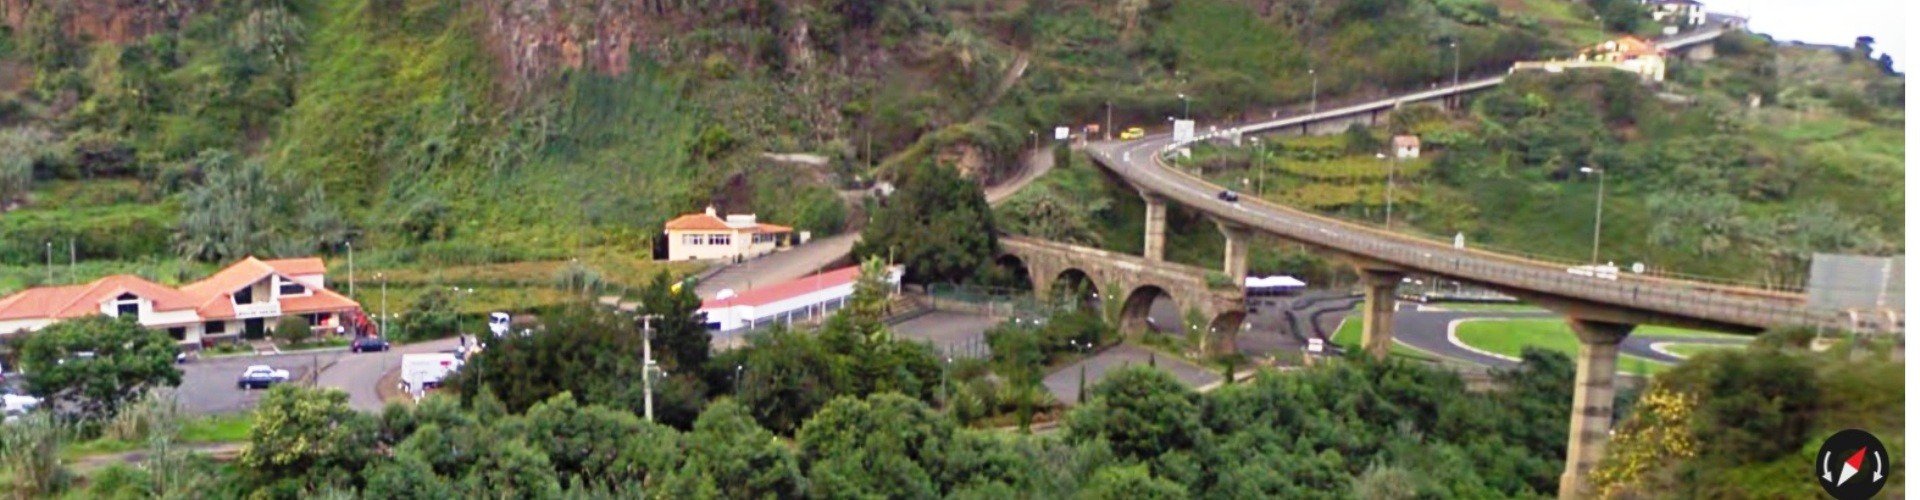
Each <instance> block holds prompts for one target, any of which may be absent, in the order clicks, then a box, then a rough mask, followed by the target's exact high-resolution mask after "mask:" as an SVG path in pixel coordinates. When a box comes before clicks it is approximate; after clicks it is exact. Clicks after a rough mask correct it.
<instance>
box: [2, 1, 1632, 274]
mask: <svg viewBox="0 0 1920 500" xmlns="http://www.w3.org/2000/svg"><path fill="white" fill-rule="evenodd" d="M168 5H174V4H168ZM1586 10H1588V8H1586V7H1573V8H1572V9H1571V10H1569V9H1568V8H1563V7H1560V6H1554V7H1553V8H1542V7H1539V6H1535V5H1532V4H1520V5H1514V4H1510V3H1500V5H1495V3H1494V2H1485V1H1479V0H1447V1H1439V0H1368V1H1354V2H1329V3H1320V4H1309V3H1284V4H1274V3H1270V2H1247V1H1239V0H1204V1H1196V2H1164V1H1157V0H1156V1H1128V2H1120V3H1117V4H1115V3H1101V2H1086V1H1080V0H1055V1H1048V2H1037V3H992V2H947V1H928V2H907V3H894V2H866V1H844V0H834V1H812V0H780V1H746V0H730V1H723V2H716V3H711V4H703V5H699V6H693V5H687V4H675V3H672V2H652V3H648V4H646V5H638V4H620V3H617V2H585V3H578V2H576V3H567V4H552V3H538V4H534V3H529V2H522V1H516V0H491V1H484V2H456V1H451V0H405V1H395V2H313V1H307V0H257V1H245V2H196V1H188V2H180V3H179V4H178V5H174V7H168V8H160V7H154V8H150V9H148V8H139V9H133V8H129V10H127V11H125V12H119V11H115V12H94V11H88V10H84V9H77V8H74V6H73V5H70V4H68V3H63V2H35V3H33V4H31V5H29V6H27V7H26V8H25V10H24V11H23V12H22V13H21V16H20V19H19V22H21V23H22V24H21V25H20V26H12V27H11V28H12V29H11V30H9V31H8V32H7V33H6V36H5V37H4V38H5V39H6V40H5V41H6V42H7V43H4V44H0V65H4V67H5V68H7V70H8V71H7V74H9V75H11V77H10V78H7V79H4V81H0V148H4V152H5V153H6V154H4V155H0V156H6V157H7V158H8V160H7V161H6V162H5V164H4V165H3V166H0V210H6V214H7V216H6V217H4V218H0V231H4V232H5V233H6V234H8V235H10V236H17V237H13V238H7V239H6V241H0V291H10V290H15V289H18V288H21V287H25V286H30V285H33V284H37V283H41V282H46V281H53V282H67V281H84V280H87V279H90V278H92V277H96V276H99V275H101V274H104V273H109V272H128V271H132V272H138V273H141V274H142V275H145V276H148V277H149V278H152V279H156V280H159V281H163V282H175V281H180V280H184V279H191V278H194V277H197V276H200V275H202V273H204V272H205V267H206V266H205V265H204V264H201V263H199V262H203V261H210V262H216V263H217V262H220V261H223V260H227V259H231V258H233V257H234V256H238V255H245V254H261V255H307V254H313V253H316V252H317V253H321V254H327V255H332V256H336V258H335V259H332V260H330V262H331V261H337V260H339V259H337V256H338V255H340V254H341V253H344V252H345V250H346V248H345V247H346V243H347V242H353V243H354V245H355V246H357V247H358V248H356V249H355V250H357V251H358V252H359V253H360V255H359V258H360V261H361V262H360V264H362V265H363V269H371V270H380V271H391V272H392V273H393V274H403V275H419V274H423V273H420V272H418V271H419V270H432V269H439V268H445V267H449V266H465V265H481V264H496V263H533V262H539V263H542V264H547V265H551V264H550V263H554V262H560V263H565V262H568V261H569V260H570V259H580V260H581V261H583V262H588V263H589V264H587V265H588V266H589V267H591V270H592V271H593V272H595V273H597V274H599V275H600V276H601V277H603V278H604V281H603V283H604V284H606V285H613V286H624V287H637V286H640V285H641V284H642V283H644V281H645V280H646V279H647V277H648V276H650V275H651V274H652V272H651V271H652V270H651V269H641V270H639V272H626V270H625V268H630V267H634V266H635V265H636V264H635V261H637V260H646V258H647V257H648V254H649V253H650V249H651V248H652V245H651V244H650V243H651V239H652V235H653V234H655V231H656V230H657V228H658V226H659V224H660V223H661V222H662V221H664V220H666V219H667V218H670V217H672V216H674V215H677V214H680V213H686V212H691V211H695V210H698V209H699V208H701V207H702V206H703V205H705V204H708V203H712V204H715V205H718V206H719V208H721V209H723V210H726V211H728V212H735V213H738V212H749V211H752V212H758V213H759V214H760V215H761V218H762V219H763V220H768V221H771V222H776V223H782V224H790V225H795V226H797V227H799V228H800V229H803V230H812V231H814V232H815V233H816V235H824V234H827V233H831V232H834V231H840V230H844V229H848V228H849V227H850V226H851V225H856V224H859V223H861V222H862V221H861V220H859V219H860V218H859V217H855V218H853V220H849V217H848V216H849V215H858V214H859V213H860V209H861V207H860V206H858V203H857V202H850V200H851V198H848V197H843V196H840V195H839V193H836V191H835V190H836V189H838V188H841V187H844V186H851V185H861V183H862V182H864V180H868V179H871V178H872V177H873V174H874V173H876V172H870V171H869V170H868V167H869V166H874V167H878V168H879V170H878V173H880V174H882V175H889V176H891V175H894V174H895V173H896V170H899V169H900V167H898V166H900V165H907V166H911V165H916V164H919V163H922V162H924V161H927V160H935V161H939V162H940V163H942V164H947V165H951V166H956V167H958V168H959V169H960V171H961V172H962V173H963V175H965V176H967V177H969V178H986V179H995V178H1000V177H1003V176H1005V175H1006V174H1007V173H1008V172H1009V171H1010V170H1011V167H1012V166H1013V165H1014V164H1015V161H1016V159H1017V158H1018V156H1019V154H1020V153H1021V151H1023V150H1024V149H1025V147H1027V146H1029V145H1030V141H1031V140H1034V139H1037V137H1036V136H1035V135H1030V134H1024V133H1022V132H1023V131H1026V132H1034V131H1043V130H1049V129H1051V127H1053V126H1058V125H1062V124H1078V123H1091V122H1095V121H1102V120H1103V119H1104V117H1105V116H1107V115H1108V114H1109V113H1108V112H1109V111H1111V115H1112V119H1113V120H1116V122H1115V123H1113V124H1112V125H1114V126H1115V127H1122V126H1124V125H1126V124H1128V123H1147V124H1151V123H1158V122H1159V121H1160V120H1161V119H1162V118H1163V117H1164V116H1167V115H1169V114H1171V113H1173V112H1174V111H1175V110H1176V109H1178V110H1182V111H1181V112H1186V111H1185V110H1187V109H1191V112H1192V113H1194V114H1195V115H1197V116H1201V117H1203V119H1206V120H1209V121H1212V120H1216V119H1219V118H1224V117H1227V116H1230V115H1236V114H1238V113H1241V112H1247V111H1250V110H1252V109H1254V108H1258V109H1259V110H1260V111H1265V110H1267V108H1266V106H1268V104H1267V103H1275V102H1298V101H1301V100H1303V99H1305V98H1306V97H1307V96H1308V94H1309V93H1310V90H1311V88H1314V87H1317V88H1318V89H1319V97H1320V98H1321V99H1323V100H1328V101H1332V100H1335V99H1338V98H1342V97H1345V96H1353V95H1358V94H1371V93H1378V92H1379V91H1381V89H1383V88H1401V87H1407V86H1418V85H1421V84H1424V83H1426V82H1432V81H1437V80H1439V79H1441V78H1442V77H1443V76H1444V75H1449V74H1451V70H1452V69H1453V67H1454V66H1455V64H1454V63H1455V62H1456V61H1454V60H1453V59H1454V57H1453V56H1452V53H1451V51H1450V50H1448V44H1449V43H1457V45H1458V48H1459V56H1458V61H1457V62H1458V66H1459V67H1460V68H1461V69H1462V71H1464V72H1466V73H1468V74H1477V73H1482V72H1492V71H1498V70H1499V69H1500V68H1502V67H1503V65H1504V64H1505V62H1506V61H1510V60H1513V59H1516V58H1520V57H1523V56H1527V55H1532V54H1536V53H1541V52H1553V51H1563V50H1565V49H1567V48H1569V47H1571V46H1573V45H1574V44H1575V43H1585V42H1590V41H1592V40H1591V39H1593V38H1596V37H1597V35H1598V34H1597V32H1595V31H1593V29H1592V28H1593V27H1594V26H1596V24H1595V23H1594V22H1593V21H1591V20H1590V18H1591V16H1590V15H1586V12H1585V11H1586ZM110 16H124V19H126V20H128V21H129V22H127V23H125V24H120V23H117V22H116V23H108V22H103V21H102V19H103V18H105V17H110ZM116 19H120V18H116ZM1222 34H1233V36H1235V37H1236V38H1235V39H1234V40H1231V41H1232V42H1234V43H1222V42H1221V41H1220V40H1219V38H1218V37H1219V36H1221V35H1222ZM1016 61H1024V62H1025V64H1015V62H1016ZM1016 67H1018V68H1024V71H1023V72H1021V73H1019V76H1018V78H1011V76H1012V73H1011V71H1012V70H1014V69H1016ZM1310 68H1311V69H1313V70H1314V71H1315V72H1316V73H1315V74H1316V78H1315V79H1313V80H1314V82H1310V81H1309V79H1305V78H1301V77H1300V76H1301V75H1303V74H1305V73H1306V72H1307V70H1308V69H1310ZM1316 82H1317V85H1316ZM1180 94H1185V95H1186V96H1187V99H1180V98H1178V97H1177V96H1178V95H1180ZM1255 112H1256V113H1257V111H1255ZM763 152H809V153H814V154H818V155H820V156H821V157H823V158H825V159H826V162H825V163H824V164H813V163H811V162H807V161H802V162H797V163H796V162H777V161H772V160H769V159H766V158H763V157H761V153H763ZM67 242H70V243H71V246H72V247H73V249H74V251H73V254H74V256H75V257H77V258H78V259H80V260H83V261H88V262H90V264H89V265H85V266H76V267H77V269H76V270H75V271H74V272H71V273H61V274H59V275H56V276H54V277H52V278H48V277H47V276H46V275H45V273H43V272H39V270H38V269H34V268H33V266H35V265H37V264H39V263H41V262H43V261H44V260H45V258H46V256H45V253H47V247H48V245H47V244H48V243H52V244H53V245H52V246H54V247H58V246H61V243H67ZM56 253H57V252H56ZM494 281H495V282H492V283H474V282H471V281H468V282H461V281H457V280H455V279H453V278H444V279H443V278H435V277H432V276H421V277H419V279H415V280H412V281H410V282H406V283H400V282H395V283H394V284H395V285H396V286H395V287H394V288H395V289H394V293H395V294H396V295H397V296H398V297H399V298H401V299H403V301H402V302H400V303H401V304H403V305H404V304H406V303H408V302H410V301H411V299H412V298H414V297H417V296H419V295H421V294H422V293H423V291H424V290H429V289H433V288H437V287H443V286H447V285H454V286H462V287H473V286H475V285H483V286H479V287H478V288H480V290H479V291H478V293H476V294H475V297H474V298H473V299H472V300H470V301H465V302H467V303H466V304H463V305H462V309H463V311H468V312H470V311H471V310H487V309H488V308H507V307H512V308H525V307H532V306H542V305H554V304H559V303H561V302H564V301H565V300H566V299H565V296H564V295H562V294H556V293H553V292H552V291H550V290H544V288H546V287H545V286H543V285H545V284H544V283H527V282H526V281H528V280H512V281H513V282H511V283H501V282H499V281H502V280H494ZM357 298H361V299H362V300H363V301H364V299H365V298H366V296H365V295H361V296H360V297H357ZM402 307H404V306H402ZM398 308H399V307H396V309H398Z"/></svg>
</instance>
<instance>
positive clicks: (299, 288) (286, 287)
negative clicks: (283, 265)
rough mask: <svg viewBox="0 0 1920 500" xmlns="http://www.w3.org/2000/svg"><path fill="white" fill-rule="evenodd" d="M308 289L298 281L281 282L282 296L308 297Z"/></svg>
mask: <svg viewBox="0 0 1920 500" xmlns="http://www.w3.org/2000/svg"><path fill="white" fill-rule="evenodd" d="M306 294H307V287H306V286H304V285H301V284H300V282H297V281H282V282H280V295H306Z"/></svg>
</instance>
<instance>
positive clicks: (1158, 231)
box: [1140, 192, 1167, 261]
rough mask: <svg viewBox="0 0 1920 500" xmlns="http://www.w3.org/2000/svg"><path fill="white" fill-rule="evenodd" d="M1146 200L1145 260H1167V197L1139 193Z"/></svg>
mask: <svg viewBox="0 0 1920 500" xmlns="http://www.w3.org/2000/svg"><path fill="white" fill-rule="evenodd" d="M1140 197H1141V198H1145V199H1146V201H1147V231H1146V233H1147V243H1146V246H1145V247H1144V251H1142V252H1141V253H1143V254H1145V255H1143V257H1146V258H1147V260H1154V261H1164V260H1167V258H1166V256H1167V199H1166V198H1162V197H1160V196H1159V195H1156V194H1152V193H1144V192H1143V193H1140Z"/></svg>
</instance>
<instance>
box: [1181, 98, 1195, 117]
mask: <svg viewBox="0 0 1920 500" xmlns="http://www.w3.org/2000/svg"><path fill="white" fill-rule="evenodd" d="M1180 119H1182V120H1192V119H1193V107H1192V106H1189V105H1188V104H1187V95H1186V94H1180Z"/></svg>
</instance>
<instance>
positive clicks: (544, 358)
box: [447, 303, 644, 413]
mask: <svg viewBox="0 0 1920 500" xmlns="http://www.w3.org/2000/svg"><path fill="white" fill-rule="evenodd" d="M544 319H545V320H546V326H547V331H545V332H542V333H541V334H539V335H530V336H522V335H510V336H508V337H506V338H504V339H499V340H496V341H494V342H493V343H492V344H490V345H489V346H488V348H487V350H486V351H483V352H482V353H481V354H480V355H479V356H477V357H475V358H474V359H473V360H472V361H470V362H468V363H467V365H466V366H465V367H462V368H461V369H460V372H459V373H457V374H454V375H453V376H452V377H450V378H448V380H447V386H448V387H449V388H451V389H453V390H454V391H455V392H458V393H459V394H460V397H461V398H462V399H467V400H472V399H473V398H476V397H479V396H480V394H481V393H482V392H487V393H491V394H493V395H495V396H498V397H499V398H500V401H501V403H503V405H504V406H505V408H506V410H507V411H509V412H521V411H526V410H527V409H528V408H531V407H533V405H535V404H539V403H541V402H543V401H547V400H549V399H552V398H553V397H554V396H556V395H560V394H563V393H570V394H572V395H573V396H574V397H578V398H581V399H582V400H584V401H593V402H598V403H600V404H604V405H607V406H614V407H619V408H625V409H628V410H629V411H632V412H634V413H640V412H641V411H642V410H643V408H642V404H643V397H644V394H643V393H642V392H641V391H642V387H641V384H639V383H638V381H639V380H640V376H641V372H640V369H641V362H640V356H639V354H640V347H641V346H640V336H639V335H638V333H637V332H636V331H635V328H634V325H633V323H632V322H631V321H629V320H627V319H625V318H621V317H620V316H618V315H616V314H614V313H613V312H612V311H608V310H607V309H605V308H601V307H594V306H592V305H589V304H585V303H571V304H567V305H565V306H562V307H561V308H560V309H559V310H557V311H555V312H554V313H553V314H550V315H546V316H545V317H544Z"/></svg>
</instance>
